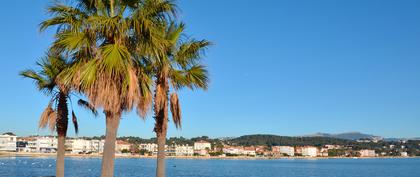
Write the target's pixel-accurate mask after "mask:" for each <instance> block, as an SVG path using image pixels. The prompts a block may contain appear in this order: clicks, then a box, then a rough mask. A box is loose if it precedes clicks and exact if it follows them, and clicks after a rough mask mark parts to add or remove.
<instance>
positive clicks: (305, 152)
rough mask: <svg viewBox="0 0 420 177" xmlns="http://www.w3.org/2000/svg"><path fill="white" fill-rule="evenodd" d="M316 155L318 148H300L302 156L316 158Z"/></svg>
mask: <svg viewBox="0 0 420 177" xmlns="http://www.w3.org/2000/svg"><path fill="white" fill-rule="evenodd" d="M317 155H318V148H317V147H314V146H304V147H302V156H307V157H316V156H317Z"/></svg>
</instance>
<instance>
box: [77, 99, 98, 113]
mask: <svg viewBox="0 0 420 177" xmlns="http://www.w3.org/2000/svg"><path fill="white" fill-rule="evenodd" d="M77 104H78V105H79V106H81V107H83V108H85V109H87V110H89V111H90V112H92V114H93V115H95V116H98V111H96V109H95V107H94V106H93V105H92V104H90V103H89V102H87V101H85V100H82V99H79V101H77Z"/></svg>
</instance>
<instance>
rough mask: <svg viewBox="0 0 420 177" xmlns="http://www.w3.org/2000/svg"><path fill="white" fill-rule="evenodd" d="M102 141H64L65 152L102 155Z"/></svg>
mask: <svg viewBox="0 0 420 177" xmlns="http://www.w3.org/2000/svg"><path fill="white" fill-rule="evenodd" d="M104 143H105V141H104V140H86V139H66V151H70V152H71V153H73V154H80V153H102V152H103V149H104Z"/></svg>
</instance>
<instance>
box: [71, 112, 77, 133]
mask: <svg viewBox="0 0 420 177" xmlns="http://www.w3.org/2000/svg"><path fill="white" fill-rule="evenodd" d="M71 116H72V119H71V120H72V122H73V125H74V131H75V133H76V134H78V133H79V124H78V123H77V117H76V114H75V113H74V111H71Z"/></svg>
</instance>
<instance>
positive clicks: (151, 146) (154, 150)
mask: <svg viewBox="0 0 420 177" xmlns="http://www.w3.org/2000/svg"><path fill="white" fill-rule="evenodd" d="M157 147H158V145H157V144H155V143H147V144H140V145H139V149H140V150H146V151H148V152H151V153H152V154H157V151H158V150H157Z"/></svg>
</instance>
